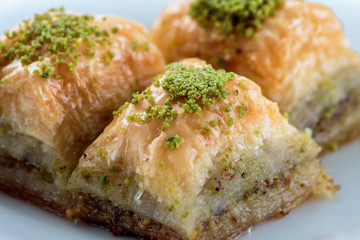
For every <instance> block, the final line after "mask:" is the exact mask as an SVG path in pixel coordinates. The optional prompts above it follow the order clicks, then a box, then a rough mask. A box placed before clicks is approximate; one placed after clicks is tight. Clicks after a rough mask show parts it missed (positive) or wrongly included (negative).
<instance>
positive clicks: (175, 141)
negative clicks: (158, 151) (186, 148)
mask: <svg viewBox="0 0 360 240" xmlns="http://www.w3.org/2000/svg"><path fill="white" fill-rule="evenodd" d="M183 142H184V139H183V138H182V137H179V135H177V134H176V135H171V136H170V137H168V138H166V140H165V146H166V147H167V148H169V149H175V148H179V147H180V144H181V143H183Z"/></svg>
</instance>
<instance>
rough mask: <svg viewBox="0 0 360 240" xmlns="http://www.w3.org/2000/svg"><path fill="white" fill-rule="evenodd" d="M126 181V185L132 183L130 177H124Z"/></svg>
mask: <svg viewBox="0 0 360 240" xmlns="http://www.w3.org/2000/svg"><path fill="white" fill-rule="evenodd" d="M124 183H125V185H129V184H130V177H126V178H125V179H124Z"/></svg>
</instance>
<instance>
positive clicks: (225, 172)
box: [68, 59, 336, 240]
mask: <svg viewBox="0 0 360 240" xmlns="http://www.w3.org/2000/svg"><path fill="white" fill-rule="evenodd" d="M319 151H320V147H319V146H318V145H317V144H316V143H315V141H314V140H312V138H311V134H310V131H309V130H308V131H304V132H300V131H298V130H297V129H296V128H294V127H293V126H292V125H291V124H289V123H288V121H287V120H286V119H284V117H283V115H281V114H280V112H279V109H278V106H277V104H275V103H273V102H271V101H269V100H268V99H266V98H265V97H264V96H263V95H262V93H261V90H260V87H259V86H258V85H256V84H255V83H254V82H252V81H251V80H249V79H247V78H245V77H241V76H238V75H236V74H234V73H231V72H225V71H224V70H215V69H214V68H212V67H211V66H210V65H206V64H205V62H203V61H200V60H198V59H186V60H183V61H181V62H179V63H173V64H170V65H169V66H168V67H167V71H166V72H165V74H163V75H160V76H158V77H156V78H155V79H154V82H153V83H152V85H150V86H149V87H148V88H147V89H146V90H145V91H143V92H142V93H135V94H133V99H132V100H131V101H130V102H128V103H126V104H125V105H123V106H122V107H120V109H119V110H118V111H116V112H114V120H113V121H112V122H111V123H110V125H108V126H107V127H106V128H105V130H104V132H103V133H102V134H101V135H100V136H99V137H98V138H97V139H96V140H95V141H94V142H93V143H92V144H91V145H90V146H89V147H88V148H87V149H86V151H85V152H84V154H83V156H82V157H81V159H80V162H79V165H78V166H77V167H76V168H75V170H74V172H73V174H72V176H71V178H70V180H69V186H68V187H69V191H71V192H72V193H73V198H74V199H76V201H74V205H73V207H72V208H71V209H68V213H69V214H68V217H71V218H73V219H81V220H83V221H86V222H91V223H93V224H98V225H102V226H105V227H106V228H108V229H110V230H111V231H113V232H114V233H115V234H121V233H124V232H125V233H128V232H129V233H135V234H137V235H140V236H145V237H149V238H152V239H191V240H194V239H234V238H235V237H237V236H238V235H239V234H241V233H243V232H244V231H246V230H247V229H248V228H249V227H250V226H252V225H253V224H256V223H258V222H260V221H263V220H265V219H268V218H270V217H273V216H282V215H286V214H287V213H288V212H289V211H290V210H291V209H293V208H294V207H296V206H297V205H299V204H300V203H301V202H302V201H304V200H305V199H307V198H309V197H311V196H319V195H321V196H332V195H333V194H334V193H335V191H336V190H335V187H334V185H333V181H332V178H331V176H330V175H329V173H328V172H327V171H326V170H325V169H324V167H322V165H321V163H320V161H319V160H318V159H317V158H316V156H317V154H318V153H319Z"/></svg>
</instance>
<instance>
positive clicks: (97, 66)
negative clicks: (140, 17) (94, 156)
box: [0, 13, 165, 204]
mask: <svg viewBox="0 0 360 240" xmlns="http://www.w3.org/2000/svg"><path fill="white" fill-rule="evenodd" d="M51 14H54V15H56V14H57V13H51ZM79 16H81V15H79ZM86 19H87V18H86ZM32 21H33V19H31V20H30V21H29V22H32ZM24 26H25V23H21V24H20V25H18V26H15V27H14V28H13V29H12V30H11V31H10V35H11V33H12V32H14V31H17V32H19V29H22V28H23V27H24ZM89 26H97V27H98V29H99V31H100V30H101V31H107V33H108V34H107V35H108V36H107V37H106V45H105V44H101V43H100V40H99V41H97V40H93V42H94V43H93V46H92V48H91V51H92V52H93V55H94V56H93V57H90V56H89V55H87V54H85V53H86V51H87V50H89V49H88V45H87V43H86V39H82V40H81V41H82V42H83V43H80V44H78V46H77V48H76V49H75V50H74V51H73V52H71V54H72V55H76V54H79V57H78V59H77V66H76V67H75V68H74V69H73V70H71V69H70V67H69V66H68V65H67V64H54V65H53V67H54V72H55V73H56V74H57V75H58V77H56V76H54V75H51V76H50V77H49V78H47V79H44V78H43V77H42V76H40V75H39V74H36V73H35V72H34V70H36V69H39V68H40V65H41V64H42V61H40V60H37V61H34V62H32V63H30V64H29V65H26V64H22V62H21V61H20V59H18V58H16V59H14V60H11V61H8V60H6V59H4V58H1V57H0V80H1V84H0V98H1V101H0V159H2V160H1V161H0V164H1V173H2V174H0V175H1V176H0V179H1V187H0V188H1V189H3V190H6V191H7V192H10V193H11V192H19V193H21V194H18V195H23V196H27V197H25V198H27V199H30V198H31V197H32V198H38V201H41V200H44V199H45V200H49V201H51V200H53V201H55V202H58V203H62V202H63V203H64V204H65V201H63V200H60V199H62V196H58V197H55V196H53V195H52V194H55V193H57V192H61V191H65V190H66V189H65V188H66V184H67V180H68V178H69V176H70V174H71V172H72V171H73V169H74V168H75V166H76V165H77V164H78V159H79V157H80V156H81V154H82V153H83V151H84V149H85V148H86V147H87V146H88V145H89V144H90V143H91V142H92V141H93V140H94V139H95V138H96V137H97V136H98V135H99V134H100V133H101V131H102V130H103V129H104V127H105V126H106V125H107V124H108V123H109V122H110V121H111V119H112V111H114V110H116V109H117V108H118V107H119V106H121V105H122V104H123V103H124V102H125V101H127V100H129V99H131V94H132V93H133V92H136V91H142V90H143V89H145V87H146V86H147V85H148V84H150V83H151V82H152V79H153V78H154V76H156V75H157V74H159V73H162V72H163V71H164V70H165V64H164V59H163V57H162V54H161V53H160V51H159V50H158V49H157V48H156V46H155V45H153V44H152V43H150V42H149V38H148V33H147V31H146V29H145V27H143V26H142V25H140V24H138V23H136V22H133V21H130V20H126V19H122V18H119V17H114V16H96V17H94V18H93V19H92V20H89ZM114 29H115V30H114ZM94 36H95V34H94ZM20 37H21V34H19V35H18V36H17V37H15V38H13V39H10V40H9V38H7V37H6V36H5V35H4V36H3V37H2V38H1V42H2V43H6V44H7V45H6V47H7V48H10V47H12V46H14V45H15V44H17V40H18V39H19V38H20ZM90 37H93V36H90ZM94 39H95V37H94ZM99 39H100V38H99ZM57 41H60V40H57ZM69 44H70V43H69ZM135 44H136V46H138V47H136V48H135V47H134V46H135ZM41 51H42V52H41V53H40V54H43V55H44V56H46V53H47V51H46V49H45V47H44V48H43V49H41ZM0 53H1V51H0ZM0 55H1V54H0ZM72 55H71V56H72ZM110 55H111V59H108V60H111V61H105V60H107V59H106V56H110ZM71 56H69V59H70V60H71ZM67 60H68V59H65V61H67ZM43 61H45V62H49V63H53V62H54V59H52V58H45V59H44V60H43ZM10 172H11V173H12V176H10V175H9V174H7V173H10ZM34 179H37V181H35V180H34ZM11 189H13V190H11ZM27 193H28V194H27ZM59 195H61V193H60V194H59ZM66 196H67V195H66ZM34 202H37V201H34Z"/></svg>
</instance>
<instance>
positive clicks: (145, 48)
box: [142, 42, 150, 52]
mask: <svg viewBox="0 0 360 240" xmlns="http://www.w3.org/2000/svg"><path fill="white" fill-rule="evenodd" d="M142 47H143V48H144V50H145V51H146V52H148V51H149V50H150V44H149V42H144V43H143V45H142Z"/></svg>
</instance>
